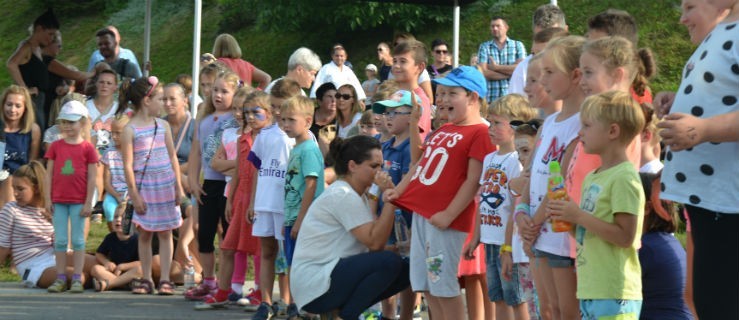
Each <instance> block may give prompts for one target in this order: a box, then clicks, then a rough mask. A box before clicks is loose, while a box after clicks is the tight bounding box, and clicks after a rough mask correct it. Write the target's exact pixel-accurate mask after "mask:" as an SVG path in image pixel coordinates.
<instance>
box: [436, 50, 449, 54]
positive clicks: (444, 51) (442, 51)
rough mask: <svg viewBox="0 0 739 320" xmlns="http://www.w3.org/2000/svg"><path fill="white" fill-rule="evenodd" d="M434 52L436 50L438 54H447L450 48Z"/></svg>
mask: <svg viewBox="0 0 739 320" xmlns="http://www.w3.org/2000/svg"><path fill="white" fill-rule="evenodd" d="M434 52H436V54H447V53H449V50H434Z"/></svg>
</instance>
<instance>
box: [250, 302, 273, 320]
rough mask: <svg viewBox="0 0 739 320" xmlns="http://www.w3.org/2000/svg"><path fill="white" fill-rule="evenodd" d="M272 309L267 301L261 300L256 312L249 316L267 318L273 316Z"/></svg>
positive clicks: (259, 318)
mask: <svg viewBox="0 0 739 320" xmlns="http://www.w3.org/2000/svg"><path fill="white" fill-rule="evenodd" d="M274 314H275V313H274V310H272V307H271V306H270V305H269V303H266V302H262V303H261V304H260V305H259V308H257V312H256V313H255V314H254V315H253V316H252V317H251V320H269V319H272V316H274Z"/></svg>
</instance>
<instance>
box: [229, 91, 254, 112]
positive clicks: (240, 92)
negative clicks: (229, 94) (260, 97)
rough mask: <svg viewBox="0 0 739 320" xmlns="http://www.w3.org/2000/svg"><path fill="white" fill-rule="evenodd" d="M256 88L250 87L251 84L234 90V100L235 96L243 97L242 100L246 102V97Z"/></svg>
mask: <svg viewBox="0 0 739 320" xmlns="http://www.w3.org/2000/svg"><path fill="white" fill-rule="evenodd" d="M255 90H256V89H254V88H252V87H251V86H243V87H241V88H239V89H238V90H236V93H234V97H233V98H234V100H236V99H237V98H239V99H244V102H246V97H248V96H249V94H251V93H252V92H254V91H255ZM232 107H234V108H242V107H244V106H232Z"/></svg>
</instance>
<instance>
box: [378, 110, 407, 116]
mask: <svg viewBox="0 0 739 320" xmlns="http://www.w3.org/2000/svg"><path fill="white" fill-rule="evenodd" d="M411 113H412V112H411V111H406V112H401V111H395V110H392V111H388V112H385V113H384V115H385V117H388V118H395V116H397V115H405V114H411Z"/></svg>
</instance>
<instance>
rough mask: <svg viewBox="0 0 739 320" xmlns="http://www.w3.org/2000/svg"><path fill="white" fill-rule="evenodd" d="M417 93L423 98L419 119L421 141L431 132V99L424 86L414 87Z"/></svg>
mask: <svg viewBox="0 0 739 320" xmlns="http://www.w3.org/2000/svg"><path fill="white" fill-rule="evenodd" d="M413 93H415V94H416V95H417V96H418V97H419V98H420V99H421V107H423V110H421V119H419V120H418V128H419V129H421V130H420V132H421V141H423V140H424V139H426V136H427V135H428V134H429V133H430V132H431V100H429V97H428V96H426V91H423V88H421V87H416V88H415V89H413Z"/></svg>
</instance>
